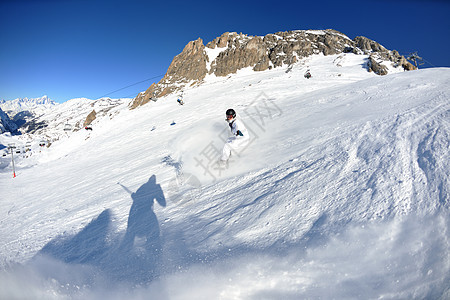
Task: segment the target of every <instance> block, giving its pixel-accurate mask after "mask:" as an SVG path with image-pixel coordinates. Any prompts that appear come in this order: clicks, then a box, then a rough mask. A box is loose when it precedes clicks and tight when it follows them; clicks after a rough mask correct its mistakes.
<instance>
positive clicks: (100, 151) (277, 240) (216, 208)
mask: <svg viewBox="0 0 450 300" xmlns="http://www.w3.org/2000/svg"><path fill="white" fill-rule="evenodd" d="M362 64H364V61H361V57H360V56H355V55H350V54H347V55H341V56H330V57H312V58H309V59H307V60H305V61H303V62H301V63H299V64H297V65H295V66H294V68H293V69H292V70H291V71H290V72H285V70H283V69H275V70H271V71H267V72H261V73H252V72H248V70H243V71H241V72H239V73H238V74H237V75H234V76H230V77H229V78H223V80H221V81H217V80H215V82H214V81H211V83H209V84H208V81H207V82H206V84H205V85H203V86H200V87H197V88H192V89H189V90H186V91H185V93H184V98H185V100H186V101H185V103H186V104H185V105H184V106H178V105H177V104H176V96H168V97H167V98H164V99H161V100H159V101H158V102H156V103H149V104H147V105H145V106H143V107H140V108H138V109H136V110H133V111H126V110H124V111H122V112H121V113H120V114H118V115H116V116H115V117H114V118H113V119H110V120H105V121H104V122H102V123H101V124H99V125H98V126H97V127H96V128H95V130H94V131H92V132H90V133H87V132H82V131H79V132H75V133H73V134H72V135H71V136H70V138H66V139H61V140H60V141H58V142H56V143H55V144H54V145H52V147H50V148H48V149H46V150H45V152H44V153H40V154H36V157H34V162H33V164H32V165H29V166H27V161H26V160H25V159H24V160H23V161H19V162H18V166H19V167H18V169H17V173H18V176H17V177H16V178H14V180H12V179H11V176H10V166H9V165H7V163H4V162H3V161H2V165H5V166H6V167H5V168H3V170H2V171H1V173H0V190H1V191H2V192H1V194H0V197H1V202H2V206H1V208H0V225H1V226H0V228H1V229H0V236H1V237H2V240H3V243H2V245H0V265H1V266H2V272H1V273H0V282H1V283H0V290H1V292H0V298H3V297H5V298H11V297H12V298H13V297H17V298H55V299H64V298H75V299H98V298H111V299H123V298H124V297H131V298H134V299H141V298H142V299H148V297H149V296H152V297H154V298H157V299H299V298H323V299H330V298H335V299H378V298H385V299H424V298H427V299H446V298H448V297H449V296H450V292H449V288H448V282H449V280H450V275H449V274H450V258H449V251H448V249H449V233H448V228H449V221H450V220H449V214H448V210H449V176H448V170H449V169H450V168H449V167H450V166H449V161H450V159H449V140H450V139H449V132H450V131H449V129H450V128H449V119H450V118H449V117H450V101H449V99H450V95H449V91H450V84H449V82H450V80H449V77H450V73H449V70H448V69H445V68H439V69H427V70H420V71H415V72H405V73H398V74H392V75H388V76H384V77H378V76H376V75H374V74H371V73H367V72H366V71H365V70H363V69H362V68H361V65H362ZM330 65H332V67H330ZM307 67H309V68H310V69H311V72H312V74H313V77H312V78H311V79H309V80H306V79H304V78H303V73H304V71H305V70H306V68H307ZM229 107H234V108H235V109H236V111H237V113H238V116H239V117H241V118H242V119H243V120H244V121H245V122H246V125H247V127H248V128H249V129H250V132H251V133H252V137H253V139H252V142H251V143H250V145H249V147H248V148H246V149H245V150H244V151H242V152H241V153H235V154H234V155H233V161H232V162H231V163H230V168H229V169H227V170H225V171H223V172H221V173H218V172H216V171H213V170H212V169H210V168H208V169H203V168H202V167H201V166H200V165H199V161H202V163H204V164H209V163H210V161H208V159H207V156H206V155H203V154H204V153H205V151H206V150H210V151H212V152H214V151H215V150H217V149H219V150H220V149H221V147H222V145H223V139H224V135H223V134H225V135H226V132H227V125H226V123H225V121H224V112H225V110H226V109H227V108H229ZM173 123H175V124H174V125H171V124H173ZM2 143H3V142H2ZM212 175H213V176H212ZM162 195H163V197H164V201H162V200H161V199H162ZM149 197H151V199H150V198H149ZM153 197H155V199H159V200H158V201H156V200H155V201H153ZM145 199H147V200H145ZM130 237H133V238H130ZM24 282H27V284H26V287H25V288H23V286H22V285H23V283H24Z"/></svg>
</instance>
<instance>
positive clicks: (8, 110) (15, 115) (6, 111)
mask: <svg viewBox="0 0 450 300" xmlns="http://www.w3.org/2000/svg"><path fill="white" fill-rule="evenodd" d="M56 105H58V104H57V103H56V102H54V101H53V100H51V99H49V98H48V97H47V96H42V97H40V98H17V99H14V100H0V111H1V112H0V131H1V132H2V133H3V132H5V131H9V132H11V133H17V130H18V129H19V128H20V127H21V126H23V125H24V124H25V123H27V122H29V121H30V120H32V119H34V118H36V117H37V116H40V115H43V114H45V113H46V112H48V111H50V110H51V109H52V108H54V107H55V106H56Z"/></svg>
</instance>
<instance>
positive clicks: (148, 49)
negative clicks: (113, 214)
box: [0, 0, 450, 103]
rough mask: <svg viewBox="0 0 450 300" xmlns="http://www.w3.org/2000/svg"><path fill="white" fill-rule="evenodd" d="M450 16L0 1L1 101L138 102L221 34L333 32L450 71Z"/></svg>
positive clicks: (341, 8) (318, 7)
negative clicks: (195, 47) (195, 44)
mask: <svg viewBox="0 0 450 300" xmlns="http://www.w3.org/2000/svg"><path fill="white" fill-rule="evenodd" d="M449 15H450V1H448V0H423V1H419V0H409V1H407V0H397V1H395V0H392V1H389V0H372V1H364V0H359V1H353V0H346V1H336V0H333V1H326V0H321V1H314V0H310V1H299V0H296V1H291V0H287V1H265V0H259V1H248V2H245V1H234V0H229V1H158V2H156V1H144V0H0V99H4V100H12V99H15V98H24V97H28V98H37V97H40V96H43V95H48V96H49V97H50V98H51V99H52V100H55V101H57V102H60V103H61V102H64V101H67V100H69V99H73V98H78V97H86V98H90V99H97V98H100V97H102V96H104V95H108V96H109V97H111V98H119V97H134V96H135V95H136V94H137V93H138V92H141V91H144V90H146V89H147V88H148V87H149V86H150V84H151V83H152V82H157V81H159V79H160V78H154V77H157V76H160V75H164V74H165V72H166V70H167V68H168V67H169V65H170V63H171V61H172V59H173V57H174V56H175V55H177V54H179V53H180V52H181V51H182V50H183V48H184V46H185V45H186V44H187V43H188V42H189V41H191V40H195V39H197V38H199V37H200V38H202V39H203V41H204V43H205V44H206V43H208V42H209V41H211V40H213V39H214V38H216V37H217V36H220V35H221V34H222V33H224V32H226V31H230V32H232V31H236V32H242V33H246V34H249V35H266V34H268V33H274V32H277V31H287V30H297V29H299V30H303V29H328V28H331V29H336V30H338V31H341V32H342V33H344V34H346V35H347V36H348V37H350V38H351V39H353V38H355V37H356V36H360V35H362V36H365V37H368V38H370V39H373V40H375V41H377V42H379V43H380V44H382V45H383V46H385V47H386V48H388V49H390V50H394V49H395V50H398V51H399V52H400V53H401V54H405V55H407V54H409V53H410V52H413V51H418V54H419V55H420V56H422V57H423V58H424V59H426V60H427V61H428V62H429V63H431V64H432V65H430V64H427V65H426V66H424V67H431V66H436V67H450V55H449V45H450V38H449V37H450V21H449V19H450V18H449ZM150 78H153V79H152V80H147V81H145V82H142V83H140V84H136V83H138V82H141V81H144V80H146V79H150ZM130 85H132V86H130ZM127 86H130V87H128V88H125V87H127ZM119 89H121V90H120V91H118V92H115V93H111V92H113V91H116V90H119Z"/></svg>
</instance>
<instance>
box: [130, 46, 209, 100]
mask: <svg viewBox="0 0 450 300" xmlns="http://www.w3.org/2000/svg"><path fill="white" fill-rule="evenodd" d="M204 49H205V46H204V45H203V40H202V39H200V38H199V39H197V40H196V41H191V42H189V43H188V44H187V45H186V46H185V47H184V49H183V52H181V53H180V54H178V55H177V56H175V58H174V59H173V61H172V63H171V64H170V66H169V69H168V70H167V72H166V74H165V75H164V77H163V78H162V79H161V81H160V82H159V83H158V84H152V85H151V86H150V87H149V88H148V89H147V91H145V93H141V94H139V95H138V96H137V97H136V99H135V100H134V101H133V103H132V104H131V108H135V107H137V106H140V105H143V104H145V103H147V102H149V101H150V99H151V98H152V97H162V96H165V95H167V94H170V93H172V92H174V91H176V90H177V86H179V85H185V84H187V83H188V82H190V81H200V80H202V79H203V78H204V77H205V76H206V74H207V72H208V70H207V69H206V62H207V59H208V57H207V56H206V53H205V51H204Z"/></svg>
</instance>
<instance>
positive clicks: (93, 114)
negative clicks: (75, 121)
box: [83, 110, 97, 127]
mask: <svg viewBox="0 0 450 300" xmlns="http://www.w3.org/2000/svg"><path fill="white" fill-rule="evenodd" d="M96 117H97V113H96V112H95V110H93V111H91V112H90V113H89V115H88V116H87V117H86V120H85V121H84V123H83V127H85V126H88V125H90V124H91V123H92V121H94V120H95V118H96Z"/></svg>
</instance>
